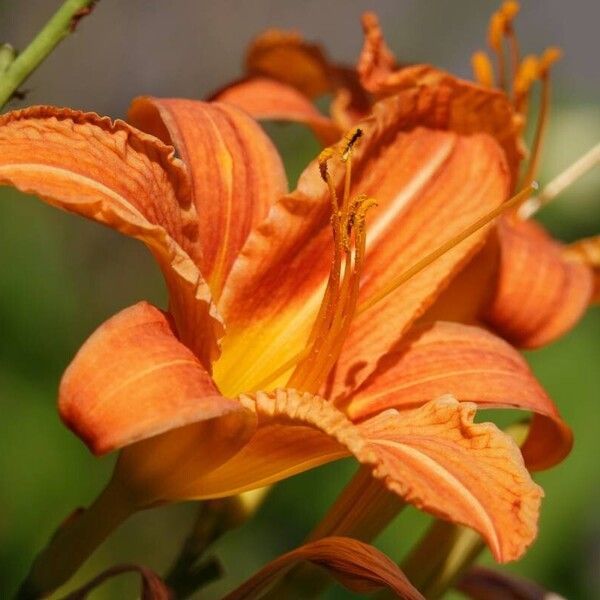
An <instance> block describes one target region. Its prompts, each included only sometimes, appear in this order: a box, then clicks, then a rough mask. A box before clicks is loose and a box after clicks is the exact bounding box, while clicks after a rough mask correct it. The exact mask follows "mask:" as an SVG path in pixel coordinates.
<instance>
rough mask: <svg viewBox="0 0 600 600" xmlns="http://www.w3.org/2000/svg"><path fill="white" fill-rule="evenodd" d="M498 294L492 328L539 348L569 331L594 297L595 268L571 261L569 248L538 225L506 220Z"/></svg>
mask: <svg viewBox="0 0 600 600" xmlns="http://www.w3.org/2000/svg"><path fill="white" fill-rule="evenodd" d="M497 235H498V239H499V243H500V263H499V267H498V275H497V283H496V291H495V295H494V298H493V299H492V301H491V305H490V307H489V310H488V312H487V316H486V320H487V321H488V323H489V324H490V325H491V326H492V327H494V329H496V331H498V333H500V335H502V337H504V338H506V339H507V340H508V341H509V342H511V343H512V344H514V345H516V346H520V347H522V348H538V347H540V346H543V345H544V344H548V343H550V342H552V341H553V340H555V339H557V338H559V337H560V336H561V335H563V334H564V333H566V332H567V331H569V330H570V329H571V328H572V327H573V326H574V325H575V324H576V323H577V321H578V320H579V319H580V318H581V316H582V315H583V313H584V312H585V310H586V308H587V306H588V304H589V301H590V297H591V295H592V289H593V281H592V273H591V271H590V269H589V268H588V267H587V266H586V265H585V264H582V263H579V262H577V261H572V260H567V259H565V257H564V256H563V248H562V247H561V245H560V244H558V243H557V242H555V241H554V240H553V239H552V238H551V237H550V236H549V235H548V234H547V233H546V232H545V231H544V230H543V229H542V228H541V226H539V225H537V224H536V223H534V222H533V221H517V220H516V219H509V218H505V219H502V220H501V221H500V222H499V223H498V227H497Z"/></svg>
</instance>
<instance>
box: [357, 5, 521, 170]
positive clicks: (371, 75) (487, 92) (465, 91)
mask: <svg viewBox="0 0 600 600" xmlns="http://www.w3.org/2000/svg"><path fill="white" fill-rule="evenodd" d="M363 28H364V30H365V42H364V46H363V51H362V54H361V57H360V60H359V63H358V66H357V71H358V74H359V76H360V80H361V83H362V85H363V86H364V87H365V88H366V89H368V90H369V91H370V92H372V93H374V94H375V95H376V96H378V97H384V96H390V95H393V94H396V93H398V92H399V91H400V90H405V89H409V88H411V87H422V86H436V87H439V88H441V89H443V90H444V93H446V94H448V96H450V97H452V101H451V102H448V104H447V107H446V108H447V111H445V112H443V113H439V116H440V117H441V118H442V119H445V120H447V121H448V128H449V129H452V130H454V131H458V132H460V133H476V132H481V133H483V132H485V133H489V134H490V135H492V136H494V138H496V140H497V141H498V143H499V144H500V145H501V146H502V149H503V150H504V152H505V153H506V158H507V161H508V164H509V167H510V170H511V174H512V179H513V182H514V181H516V177H517V174H518V167H519V163H520V161H521V160H522V159H523V157H524V156H525V147H524V143H523V141H522V140H521V132H522V128H523V121H522V118H521V117H519V116H518V115H517V114H516V113H515V111H514V109H513V108H512V105H511V103H510V101H509V99H508V97H507V96H506V94H504V93H503V92H501V91H498V90H493V89H491V88H488V87H483V86H480V85H477V84H474V83H472V82H470V81H464V80H462V79H458V78H457V77H454V76H453V75H450V74H449V73H446V72H445V71H442V70H440V69H437V68H435V67H432V66H430V65H411V66H402V67H398V68H394V67H395V59H394V56H393V54H392V53H391V52H390V50H389V48H388V47H387V45H386V43H385V40H384V38H383V33H382V31H381V28H380V26H379V22H378V20H377V17H376V16H375V15H374V14H372V13H367V14H365V15H364V17H363Z"/></svg>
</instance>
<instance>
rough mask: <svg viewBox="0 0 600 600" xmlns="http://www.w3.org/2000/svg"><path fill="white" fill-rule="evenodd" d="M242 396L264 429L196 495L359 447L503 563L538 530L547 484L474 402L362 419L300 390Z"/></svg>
mask: <svg viewBox="0 0 600 600" xmlns="http://www.w3.org/2000/svg"><path fill="white" fill-rule="evenodd" d="M240 401H241V402H242V404H243V405H244V406H246V407H247V408H248V410H250V411H253V412H254V413H255V414H256V415H257V418H258V426H257V429H256V433H255V434H254V435H253V437H252V438H251V439H250V441H249V442H248V443H247V444H246V445H245V446H244V448H243V449H242V450H240V451H239V452H238V453H237V454H236V455H235V456H233V457H232V458H231V460H229V461H227V462H226V463H224V464H223V465H222V466H220V467H218V468H217V469H215V470H214V471H212V472H210V473H208V474H207V475H206V476H205V477H204V478H202V479H199V480H197V481H196V482H195V483H194V485H193V486H190V487H189V488H188V494H189V497H190V498H192V497H195V498H206V497H219V496H227V495H231V494H233V493H239V492H242V491H245V490H250V489H254V488H258V487H262V486H264V485H267V484H270V483H274V482H276V481H279V480H281V479H284V478H286V477H290V476H292V475H294V474H296V473H300V472H302V471H305V470H307V469H310V468H313V467H316V466H318V465H321V464H324V463H327V462H330V461H332V460H336V459H338V458H341V457H343V456H347V455H348V454H351V455H354V456H355V457H356V458H357V460H358V461H359V462H361V463H362V464H365V465H368V466H370V467H371V468H372V469H373V473H374V475H375V476H376V477H377V478H379V479H382V480H383V481H384V482H385V484H386V485H387V486H388V488H389V489H390V490H392V491H394V492H395V493H397V494H399V495H400V496H401V497H402V498H404V499H406V500H407V501H409V502H412V503H414V504H416V505H417V506H418V507H419V508H422V509H424V510H427V511H429V512H432V513H434V514H435V515H437V516H440V517H442V518H445V519H448V520H451V521H456V522H459V523H463V524H466V525H468V526H470V527H473V528H475V529H477V531H479V532H480V533H481V534H482V535H483V536H484V537H485V538H486V540H487V541H488V543H489V544H490V547H491V549H492V551H493V552H494V555H495V556H496V558H497V559H498V560H501V561H505V560H511V559H515V558H517V557H518V556H519V555H520V554H521V553H522V552H523V551H524V549H525V547H526V546H527V545H528V544H529V543H530V542H531V541H532V539H533V537H534V536H535V532H536V527H535V523H536V520H537V512H538V505H539V500H540V496H541V490H540V489H539V488H538V487H537V486H536V485H535V484H534V483H533V482H532V481H531V478H530V476H529V474H528V472H527V470H526V469H525V466H524V465H523V459H522V457H521V455H520V453H519V450H518V448H517V446H516V445H515V444H514V442H513V441H512V439H511V438H509V437H508V436H507V435H505V434H504V433H502V432H501V431H499V430H498V429H497V428H496V427H495V426H494V425H492V424H490V423H484V424H473V423H472V418H473V414H474V411H475V405H473V404H470V403H467V404H459V403H458V402H457V401H456V400H454V399H448V398H444V399H440V400H438V401H433V402H430V403H428V404H426V405H425V406H423V407H421V408H420V409H417V410H414V411H405V412H403V413H398V412H397V411H395V410H388V411H386V412H384V413H382V414H380V415H378V416H376V417H373V418H372V419H368V420H366V421H364V422H363V423H360V424H358V425H355V424H353V423H352V422H351V421H349V420H348V419H347V418H346V417H345V416H344V414H343V413H342V412H340V411H339V410H337V409H336V408H335V407H334V406H333V405H332V404H331V403H329V402H328V401H326V400H323V399H322V398H320V397H319V396H313V395H311V394H308V393H304V394H300V393H299V392H296V391H294V390H276V391H275V392H272V393H270V394H266V393H264V392H258V393H257V394H256V395H255V396H253V397H250V396H243V397H241V398H240ZM475 475H477V476H475Z"/></svg>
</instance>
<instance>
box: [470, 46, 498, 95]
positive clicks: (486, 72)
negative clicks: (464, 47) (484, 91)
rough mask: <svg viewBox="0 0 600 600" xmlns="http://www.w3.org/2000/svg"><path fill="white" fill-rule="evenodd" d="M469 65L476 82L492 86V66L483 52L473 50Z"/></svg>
mask: <svg viewBox="0 0 600 600" xmlns="http://www.w3.org/2000/svg"><path fill="white" fill-rule="evenodd" d="M471 66H472V67H473V75H474V76H475V80H476V81H477V83H479V84H481V85H484V86H486V87H494V68H493V67H492V62H491V61H490V59H489V57H488V55H487V54H486V53H485V52H483V51H479V52H474V53H473V56H471Z"/></svg>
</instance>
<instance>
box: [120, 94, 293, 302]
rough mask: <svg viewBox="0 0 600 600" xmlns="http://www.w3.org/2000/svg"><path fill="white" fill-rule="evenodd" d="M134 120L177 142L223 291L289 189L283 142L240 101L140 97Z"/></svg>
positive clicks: (208, 267) (210, 265)
mask: <svg viewBox="0 0 600 600" xmlns="http://www.w3.org/2000/svg"><path fill="white" fill-rule="evenodd" d="M128 118H129V120H130V121H131V122H132V123H133V124H134V125H136V126H137V127H140V128H141V129H143V130H145V131H147V132H149V133H151V134H153V135H156V136H157V137H159V138H161V139H162V140H163V141H164V142H166V143H168V144H173V145H174V146H175V147H176V148H177V150H178V152H179V154H180V156H181V157H182V158H183V160H184V162H185V163H186V164H187V166H188V171H189V174H190V177H191V180H192V187H193V189H192V192H193V200H194V205H195V207H196V212H197V214H198V221H197V228H198V232H199V244H200V248H201V255H200V258H199V266H200V270H201V271H202V274H203V276H204V277H205V278H206V280H207V281H208V283H209V285H210V288H211V291H212V293H213V295H214V297H215V298H218V296H219V294H220V293H221V289H222V287H223V284H224V282H225V280H226V279H227V276H228V274H229V271H230V269H231V265H232V263H233V262H234V260H235V259H236V257H237V255H238V253H239V251H240V248H241V247H242V246H243V244H244V242H245V241H246V238H247V236H248V233H249V232H250V230H251V229H252V228H253V227H255V226H256V225H257V224H258V223H260V222H261V221H262V220H263V219H264V217H265V216H266V214H267V212H268V211H269V208H270V207H271V205H272V204H273V202H274V201H275V200H276V199H278V198H279V197H280V196H282V195H283V194H285V193H286V192H287V179H286V176H285V171H284V168H283V164H282V162H281V159H280V157H279V154H278V153H277V150H276V149H275V147H274V146H273V144H272V143H271V141H270V140H269V138H268V137H267V135H266V134H265V133H264V132H263V131H262V129H261V128H260V127H259V125H258V124H257V123H256V122H255V121H254V120H253V119H251V118H250V117H249V116H248V115H246V114H245V113H244V112H243V111H241V110H239V109H237V108H236V107H234V106H229V105H226V104H220V103H206V102H198V101H193V100H179V99H161V98H138V99H136V100H134V101H133V103H132V105H131V108H130V110H129V115H128Z"/></svg>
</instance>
